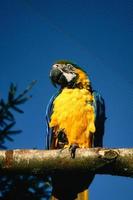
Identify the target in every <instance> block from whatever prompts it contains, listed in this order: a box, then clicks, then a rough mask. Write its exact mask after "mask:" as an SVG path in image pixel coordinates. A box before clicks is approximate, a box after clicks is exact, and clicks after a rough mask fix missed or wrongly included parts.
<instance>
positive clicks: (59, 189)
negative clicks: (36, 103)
mask: <svg viewBox="0 0 133 200" xmlns="http://www.w3.org/2000/svg"><path fill="white" fill-rule="evenodd" d="M50 78H51V81H52V83H53V84H54V85H55V86H56V85H59V86H60V88H59V91H58V92H57V93H56V94H55V95H54V96H53V97H52V98H51V100H50V102H49V105H48V107H47V113H46V121H47V139H46V141H47V144H46V145H47V149H61V148H64V147H69V148H70V150H71V156H72V158H74V156H75V150H76V148H78V147H79V148H91V147H102V143H103V134H104V121H105V105H104V100H103V98H102V97H101V95H100V94H99V93H98V92H96V91H94V90H93V89H92V86H91V82H90V80H89V77H88V75H87V73H86V72H85V71H84V70H82V69H81V68H80V67H79V66H77V65H76V64H73V63H72V62H69V61H59V62H57V63H55V64H53V66H52V69H51V71H50ZM93 177H94V174H88V175H86V174H84V173H82V174H79V173H78V174H76V172H75V173H74V174H73V173H72V174H70V173H69V174H58V175H57V174H56V175H55V176H53V177H52V184H53V196H55V197H56V198H57V199H59V200H72V199H75V198H77V196H78V198H79V199H82V200H87V199H88V194H87V192H86V191H87V188H88V186H89V184H90V183H91V181H92V179H93ZM84 190H86V191H85V192H83V191H84ZM78 193H80V194H81V196H80V195H78Z"/></svg>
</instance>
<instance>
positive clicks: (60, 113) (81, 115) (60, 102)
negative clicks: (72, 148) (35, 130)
mask: <svg viewBox="0 0 133 200" xmlns="http://www.w3.org/2000/svg"><path fill="white" fill-rule="evenodd" d="M93 101H94V99H93V96H92V94H91V93H90V92H89V91H88V90H86V89H78V88H75V89H68V88H64V89H63V90H62V92H61V93H60V94H59V95H58V96H57V98H56V99H55V100H54V102H53V105H54V107H53V114H52V116H51V121H50V124H49V125H50V127H53V129H54V132H55V133H56V132H58V131H60V130H63V131H64V132H65V134H66V136H67V139H68V143H69V145H71V144H73V143H77V144H78V145H79V147H91V146H92V144H90V141H89V136H90V134H92V133H94V132H95V123H94V122H95V114H94V107H93V106H92V104H91V102H93Z"/></svg>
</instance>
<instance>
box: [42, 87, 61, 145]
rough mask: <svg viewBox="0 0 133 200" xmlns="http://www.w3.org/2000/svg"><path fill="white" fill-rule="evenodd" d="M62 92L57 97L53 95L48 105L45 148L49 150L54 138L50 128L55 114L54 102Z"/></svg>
mask: <svg viewBox="0 0 133 200" xmlns="http://www.w3.org/2000/svg"><path fill="white" fill-rule="evenodd" d="M59 92H60V91H58V92H57V93H56V94H55V95H53V96H52V97H51V99H50V101H49V103H48V105H47V108H46V145H45V148H46V149H49V148H50V144H51V138H52V129H51V128H50V127H49V122H50V117H51V114H52V112H53V101H54V100H55V98H56V97H57V96H58V94H59Z"/></svg>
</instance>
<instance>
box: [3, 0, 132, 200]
mask: <svg viewBox="0 0 133 200" xmlns="http://www.w3.org/2000/svg"><path fill="white" fill-rule="evenodd" d="M132 34H133V1H131V0H130V1H129V0H100V1H99V0H93V1H92V0H77V1H76V0H71V1H67V0H56V1H54V0H53V1H52V0H20V1H17V0H5V1H1V2H0V72H1V74H0V96H2V97H5V98H6V94H7V89H8V86H9V84H10V82H11V81H13V82H16V83H17V85H18V88H19V91H21V90H23V89H24V88H25V87H26V85H28V84H29V83H30V82H31V81H32V80H33V79H36V80H37V81H38V82H37V84H36V86H35V87H34V89H33V90H32V94H33V98H32V99H31V100H30V101H29V102H27V103H26V104H25V105H23V106H22V108H23V109H24V110H25V113H24V114H23V115H20V116H19V115H17V125H16V128H22V129H23V133H22V134H20V135H17V136H14V139H15V142H13V143H7V145H8V147H9V148H33V147H35V148H40V149H43V147H44V138H45V109H46V106H47V103H48V101H49V99H50V97H51V96H52V94H53V93H55V91H56V89H55V88H53V86H52V85H51V83H50V80H49V70H50V67H51V65H52V64H53V63H54V62H55V61H56V60H59V59H68V60H71V61H73V62H75V63H77V64H78V65H80V66H81V67H83V68H84V69H85V70H86V71H87V72H88V74H89V75H90V78H91V81H92V84H93V88H95V89H96V90H98V91H100V93H101V94H102V95H103V97H104V99H105V102H106V112H107V121H106V132H105V137H104V146H106V147H116V148H118V147H132V146H133V130H132V124H133V119H132V116H133V50H132V47H133V37H132ZM90 191H91V192H90V199H91V200H96V199H102V200H106V199H108V200H113V199H114V200H116V199H121V200H125V199H133V184H132V179H129V178H122V177H113V176H107V175H106V176H104V175H102V176H101V175H99V176H96V178H95V180H94V181H93V184H92V185H91V187H90Z"/></svg>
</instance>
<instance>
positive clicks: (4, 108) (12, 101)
mask: <svg viewBox="0 0 133 200" xmlns="http://www.w3.org/2000/svg"><path fill="white" fill-rule="evenodd" d="M35 83H36V81H32V82H31V84H30V85H29V86H28V87H27V88H26V89H25V90H24V91H23V92H22V93H21V94H19V95H17V94H16V93H17V86H16V85H15V84H13V83H11V85H10V87H9V92H8V99H7V101H4V99H0V149H6V147H5V146H4V143H5V141H6V140H9V141H13V138H12V135H13V134H18V133H21V130H12V128H13V127H14V125H15V124H16V121H15V117H14V111H15V112H18V113H23V111H22V110H21V109H20V108H19V107H18V106H19V105H21V104H23V103H25V102H26V101H27V100H29V99H30V98H31V96H27V93H28V92H29V91H30V90H31V89H32V87H33V85H34V84H35Z"/></svg>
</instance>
